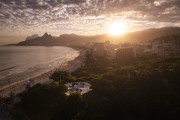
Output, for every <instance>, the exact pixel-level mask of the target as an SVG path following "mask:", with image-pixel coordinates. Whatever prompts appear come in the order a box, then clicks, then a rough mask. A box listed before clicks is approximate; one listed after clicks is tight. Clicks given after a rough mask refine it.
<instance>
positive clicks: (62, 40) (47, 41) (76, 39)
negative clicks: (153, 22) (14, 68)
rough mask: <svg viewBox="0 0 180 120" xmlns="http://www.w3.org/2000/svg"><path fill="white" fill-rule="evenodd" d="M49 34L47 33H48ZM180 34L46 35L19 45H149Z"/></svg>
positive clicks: (178, 29) (163, 31) (160, 31)
mask: <svg viewBox="0 0 180 120" xmlns="http://www.w3.org/2000/svg"><path fill="white" fill-rule="evenodd" d="M46 34H47V33H46ZM175 34H180V27H166V28H152V29H146V30H142V31H137V32H131V33H127V34H124V35H122V36H116V37H115V36H110V35H107V34H103V35H95V36H80V35H76V34H63V35H60V36H59V37H52V36H51V35H44V36H42V37H38V38H34V39H31V40H26V41H22V42H20V43H18V44H17V45H20V46H21V45H22V46H62V45H63V46H76V47H90V46H91V45H92V44H93V43H95V42H103V41H110V42H111V43H113V44H118V43H120V42H132V43H147V42H149V41H151V40H153V39H156V38H159V37H162V36H167V35H175Z"/></svg>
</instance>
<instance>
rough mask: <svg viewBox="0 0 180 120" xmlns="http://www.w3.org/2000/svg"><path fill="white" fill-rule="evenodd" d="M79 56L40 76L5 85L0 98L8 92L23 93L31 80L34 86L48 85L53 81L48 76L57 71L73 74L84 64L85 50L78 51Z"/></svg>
mask: <svg viewBox="0 0 180 120" xmlns="http://www.w3.org/2000/svg"><path fill="white" fill-rule="evenodd" d="M78 51H79V56H78V57H76V58H75V59H74V60H72V61H68V62H66V63H63V64H61V65H60V66H57V67H56V68H54V69H52V70H50V71H48V72H46V73H43V74H41V75H37V76H34V77H32V78H27V79H24V80H19V81H17V82H15V83H12V84H11V85H10V86H9V85H6V86H3V87H1V88H0V96H3V97H6V96H9V94H10V91H12V92H13V93H14V94H15V95H16V94H18V93H21V92H23V91H24V90H25V89H26V85H27V81H29V80H33V81H34V82H35V84H37V83H41V84H48V83H50V82H52V81H53V80H51V79H49V76H50V75H52V73H53V72H54V71H57V70H63V71H68V72H73V71H74V70H76V69H77V68H79V67H81V66H82V65H83V64H84V57H85V50H82V49H81V50H79V49H78Z"/></svg>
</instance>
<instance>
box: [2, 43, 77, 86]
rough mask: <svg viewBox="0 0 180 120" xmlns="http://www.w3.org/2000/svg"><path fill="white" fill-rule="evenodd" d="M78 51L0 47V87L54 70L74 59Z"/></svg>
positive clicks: (59, 48) (65, 48)
mask: <svg viewBox="0 0 180 120" xmlns="http://www.w3.org/2000/svg"><path fill="white" fill-rule="evenodd" d="M78 55H79V51H77V50H74V49H72V48H68V47H60V46H59V47H39V46H5V47H0V87H2V86H4V85H7V84H8V81H10V82H11V83H14V82H16V81H19V80H23V79H27V78H31V77H35V76H37V75H40V74H43V73H45V72H48V71H50V70H52V69H56V67H59V66H60V65H62V64H63V63H66V62H68V61H71V60H73V59H75V58H76V57H77V56H78Z"/></svg>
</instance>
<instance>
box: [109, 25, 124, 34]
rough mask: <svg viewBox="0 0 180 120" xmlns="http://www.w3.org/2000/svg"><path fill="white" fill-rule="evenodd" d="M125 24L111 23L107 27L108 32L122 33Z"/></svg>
mask: <svg viewBox="0 0 180 120" xmlns="http://www.w3.org/2000/svg"><path fill="white" fill-rule="evenodd" d="M125 28H126V27H125V24H123V23H113V24H111V25H110V26H109V27H108V34H110V35H114V36H117V35H122V34H124V33H125V32H126V29H125Z"/></svg>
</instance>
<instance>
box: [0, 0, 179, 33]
mask: <svg viewBox="0 0 180 120" xmlns="http://www.w3.org/2000/svg"><path fill="white" fill-rule="evenodd" d="M102 16H103V17H102ZM118 20H119V21H125V22H132V21H134V22H136V23H137V21H139V23H140V24H142V22H143V21H146V22H149V23H148V25H149V24H152V25H154V23H158V22H159V23H163V24H164V25H165V23H167V25H169V24H171V23H177V24H178V22H179V20H180V1H179V0H0V29H1V31H0V34H5V33H8V32H14V31H13V30H16V31H15V32H14V33H16V32H17V33H20V32H25V30H26V32H27V33H29V32H32V30H33V31H34V30H39V31H43V30H44V29H45V27H44V26H46V28H47V27H48V30H49V31H51V30H52V31H55V30H56V31H58V32H62V31H67V30H68V29H69V31H70V30H71V31H73V30H74V31H75V32H78V31H79V32H82V31H83V32H84V30H86V31H88V30H89V31H91V30H92V31H95V29H96V30H97V29H98V30H99V29H100V27H101V28H102V27H106V25H108V24H110V23H111V22H112V21H118ZM127 24H128V25H130V23H127ZM143 24H145V23H143ZM136 25H137V26H138V27H139V25H138V24H136ZM59 29H60V30H59ZM81 29H82V30H81ZM46 30H47V29H46ZM77 30H78V31H77ZM103 32H104V31H103Z"/></svg>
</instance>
